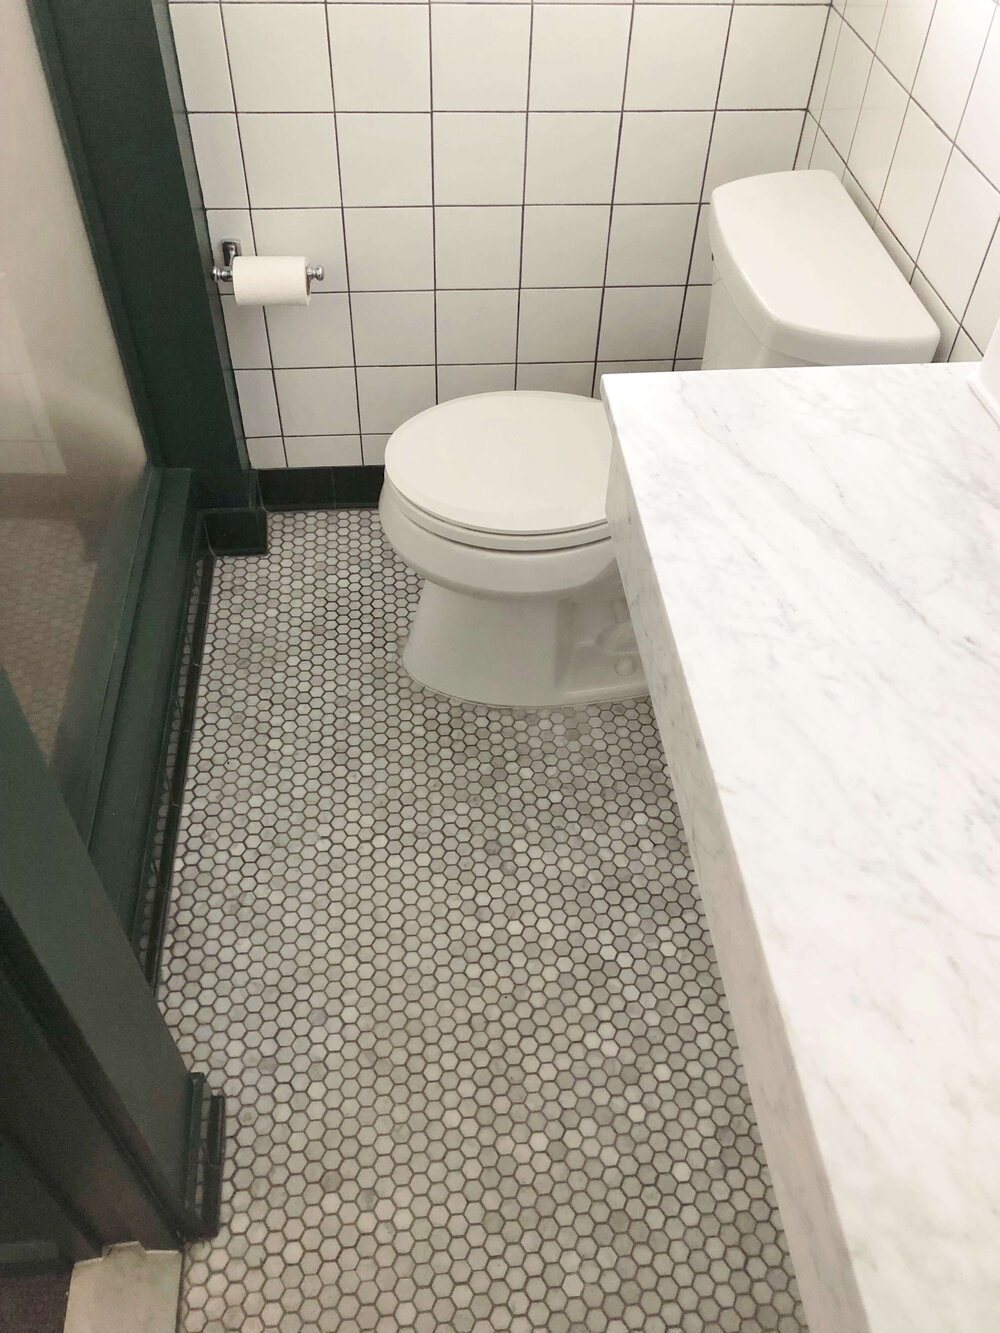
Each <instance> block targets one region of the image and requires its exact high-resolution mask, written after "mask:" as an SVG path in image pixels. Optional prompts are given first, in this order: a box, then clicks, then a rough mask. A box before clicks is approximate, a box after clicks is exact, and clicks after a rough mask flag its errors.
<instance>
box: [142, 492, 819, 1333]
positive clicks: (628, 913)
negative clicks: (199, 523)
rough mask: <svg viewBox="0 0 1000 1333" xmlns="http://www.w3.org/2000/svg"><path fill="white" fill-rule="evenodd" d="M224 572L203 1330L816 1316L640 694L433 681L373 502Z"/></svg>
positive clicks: (196, 1005)
mask: <svg viewBox="0 0 1000 1333" xmlns="http://www.w3.org/2000/svg"><path fill="white" fill-rule="evenodd" d="M271 532H272V549H271V553H270V555H268V556H267V557H262V558H251V559H223V560H220V562H219V564H218V566H217V570H216V577H215V586H214V591H213V596H212V607H211V614H210V620H209V629H208V641H207V645H206V654H205V663H204V666H203V671H202V683H201V692H200V703H199V711H198V718H197V723H196V730H195V735H194V738H193V749H192V756H191V765H190V770H189V779H188V791H187V799H186V806H185V811H184V815H183V821H182V826H181V831H180V841H179V846H178V861H177V869H176V876H175V888H174V905H173V911H172V919H171V925H170V931H169V937H168V940H167V946H166V952H165V960H164V968H163V980H162V984H161V990H160V998H161V1002H162V1004H163V1006H164V1009H165V1012H166V1014H167V1017H168V1020H169V1023H170V1025H171V1028H172V1030H173V1031H174V1033H175V1035H176V1037H177V1040H178V1042H179V1044H180V1047H181V1050H182V1051H183V1052H184V1055H185V1057H186V1059H187V1060H188V1063H189V1065H190V1066H191V1067H194V1068H199V1069H204V1070H206V1071H207V1072H208V1073H209V1075H210V1080H211V1082H212V1083H213V1085H214V1086H215V1087H217V1088H221V1089H223V1090H224V1091H225V1092H226V1094H227V1097H228V1099H229V1114H230V1145H229V1157H228V1163H227V1176H226V1188H225V1194H224V1200H223V1226H222V1230H221V1232H220V1234H219V1236H218V1237H217V1238H216V1239H215V1240H213V1241H211V1242H207V1243H204V1244H199V1245H197V1246H195V1247H193V1248H192V1250H191V1252H190V1255H189V1258H188V1262H187V1266H186V1274H185V1281H184V1290H183V1303H182V1314H181V1328H182V1329H183V1330H185V1333H221V1330H240V1333H257V1331H258V1330H263V1329H278V1330H280V1333H300V1330H301V1331H302V1333H312V1331H313V1330H321V1331H322V1333H358V1331H359V1330H375V1331H376V1333H397V1330H404V1329H405V1330H416V1331H417V1333H431V1330H435V1331H437V1330H465V1331H467V1333H494V1330H512V1333H528V1331H529V1330H534V1329H545V1330H551V1333H562V1331H569V1330H574V1331H576V1330H579V1331H581V1333H583V1331H585V1330H586V1331H588V1333H622V1331H623V1330H628V1329H642V1330H644V1331H645V1333H657V1331H658V1330H680V1331H682V1333H702V1331H703V1330H704V1331H706V1333H707V1331H709V1330H713V1331H714V1330H725V1331H726V1333H737V1331H739V1333H757V1331H758V1330H763V1329H775V1330H779V1331H780V1333H800V1330H802V1329H803V1328H804V1320H803V1315H802V1310H801V1307H800V1305H799V1302H798V1299H797V1294H796V1288H795V1281H794V1277H793V1276H792V1274H791V1266H790V1263H789V1259H788V1255H787V1251H786V1247H785V1241H784V1236H783V1234H782V1232H781V1225H780V1220H779V1218H778V1215H777V1210H776V1206H775V1202H774V1197H773V1195H772V1192H771V1189H770V1185H769V1183H768V1177H767V1171H766V1167H765V1166H764V1163H763V1158H762V1153H761V1149H760V1144H759V1138H758V1134H757V1129H756V1125H755V1123H754V1118H753V1112H752V1109H751V1107H750V1105H749V1101H748V1095H747V1090H746V1086H745V1083H744V1081H743V1075H742V1070H741V1067H740V1064H739V1057H738V1054H737V1052H736V1050H735V1044H734V1039H733V1034H732V1031H731V1028H730V1024H729V1018H728V1014H727V1011H726V1004H725V999H724V996H723V993H722V989H721V985H720V982H719V978H718V973H717V970H716V966H715V962H714V958H713V954H712V949H711V944H710V941H709V938H708V931H707V926H706V924H705V920H704V917H703V915H702V909H701V905H700V901H699V898H698V892H697V889H696V887H695V885H694V883H693V880H692V872H691V867H690V864H689V861H688V858H687V853H686V849H685V845H684V841H683V836H682V832H681V828H680V824H679V820H678V817H677V813H676V810H675V807H674V804H673V798H672V793H671V789H670V783H669V778H668V776H667V774H666V772H665V769H664V764H663V758H662V754H661V751H660V745H659V740H658V736H657V732H656V727H655V724H654V721H653V718H652V714H651V711H650V709H649V706H648V704H647V702H646V701H638V702H634V701H633V702H629V703H626V704H612V705H599V706H591V707H586V708H581V709H567V710H555V711H548V712H538V713H533V714H532V713H525V712H519V711H516V710H502V709H487V708H482V707H478V706H474V705H468V704H462V703H458V702H454V701H452V700H448V699H443V698H439V697H437V696H434V695H431V694H429V693H428V692H426V691H424V690H422V689H420V688H419V687H417V686H415V685H414V684H413V683H412V682H411V681H410V680H409V679H408V678H407V677H406V675H405V673H404V672H403V671H402V669H401V667H400V664H399V648H400V644H401V642H402V640H403V637H404V636H405V633H406V626H407V621H408V618H409V616H410V614H411V613H412V609H413V606H414V603H415V599H416V595H417V591H418V588H417V583H416V580H415V579H414V577H413V576H412V575H411V574H410V573H409V572H408V571H407V570H406V569H405V568H404V567H403V566H402V565H401V564H400V562H399V561H398V560H397V559H396V558H395V556H394V555H393V553H392V552H391V551H390V550H389V549H388V547H387V546H386V545H385V544H384V542H383V540H382V537H381V533H380V530H379V526H378V519H377V516H376V515H375V513H374V512H372V511H350V510H341V511H336V512H314V513H292V514H276V515H273V516H272V518H271Z"/></svg>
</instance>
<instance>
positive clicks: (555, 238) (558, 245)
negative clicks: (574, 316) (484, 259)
mask: <svg viewBox="0 0 1000 1333" xmlns="http://www.w3.org/2000/svg"><path fill="white" fill-rule="evenodd" d="M610 218H611V210H610V209H609V208H608V207H607V205H606V204H533V205H530V206H529V207H528V208H526V209H525V210H524V245H523V253H522V260H521V282H522V284H523V285H524V286H525V287H599V286H600V285H601V284H602V283H603V281H604V264H605V260H606V258H607V253H608V226H609V223H610Z"/></svg>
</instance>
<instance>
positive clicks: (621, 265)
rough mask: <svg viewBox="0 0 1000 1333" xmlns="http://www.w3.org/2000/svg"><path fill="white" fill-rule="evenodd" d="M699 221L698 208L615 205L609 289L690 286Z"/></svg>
mask: <svg viewBox="0 0 1000 1333" xmlns="http://www.w3.org/2000/svg"><path fill="white" fill-rule="evenodd" d="M697 220H698V206H697V205H696V204H615V207H614V212H613V213H612V217H611V244H610V248H609V250H608V276H607V282H608V284H609V286H613V287H639V286H642V285H643V284H645V283H684V282H686V281H687V272H688V265H689V263H690V262H691V246H692V243H693V241H694V229H695V224H696V222H697Z"/></svg>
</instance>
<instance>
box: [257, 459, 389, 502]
mask: <svg viewBox="0 0 1000 1333" xmlns="http://www.w3.org/2000/svg"><path fill="white" fill-rule="evenodd" d="M257 476H258V479H259V481H260V493H261V496H262V498H263V501H264V505H265V507H266V508H267V509H372V508H374V507H375V506H376V505H377V504H378V498H379V495H380V494H381V492H382V482H383V479H384V477H385V468H384V467H381V466H380V467H292V468H268V469H266V470H265V471H262V472H258V474H257Z"/></svg>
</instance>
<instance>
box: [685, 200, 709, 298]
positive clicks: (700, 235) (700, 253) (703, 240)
mask: <svg viewBox="0 0 1000 1333" xmlns="http://www.w3.org/2000/svg"><path fill="white" fill-rule="evenodd" d="M711 211H712V205H711V204H702V205H701V207H700V208H699V209H698V226H697V228H696V230H695V233H694V254H693V255H692V257H691V272H690V274H689V275H688V281H689V282H694V283H701V282H711V281H712V276H713V275H712V245H711V241H710V240H709V235H708V233H709V226H708V219H709V215H710V214H711Z"/></svg>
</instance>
